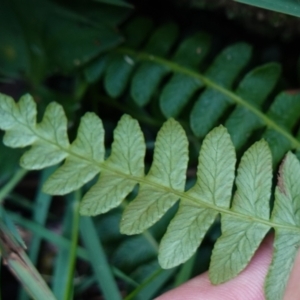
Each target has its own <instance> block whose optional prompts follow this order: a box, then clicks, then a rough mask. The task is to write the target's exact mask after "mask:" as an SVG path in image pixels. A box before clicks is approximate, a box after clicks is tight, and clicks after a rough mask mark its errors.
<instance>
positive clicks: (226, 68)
mask: <svg viewBox="0 0 300 300" xmlns="http://www.w3.org/2000/svg"><path fill="white" fill-rule="evenodd" d="M250 57H251V47H250V46H249V45H247V44H244V43H238V44H235V45H232V46H229V47H227V48H226V49H224V50H223V51H222V52H221V53H220V54H219V55H218V56H217V57H216V58H215V60H214V62H213V63H212V65H211V66H210V67H209V69H208V70H207V72H206V73H205V76H207V78H208V79H210V80H212V81H214V82H216V83H218V84H219V85H221V86H222V87H225V88H228V89H230V88H231V86H232V84H233V82H234V80H235V79H236V77H237V76H238V75H239V73H240V72H241V70H243V68H244V67H245V66H246V65H247V63H248V61H249V60H250ZM230 103H231V100H230V99H229V98H228V97H226V96H225V95H224V94H222V93H220V92H219V91H217V90H215V89H212V88H208V89H206V90H205V91H204V92H203V93H202V94H201V95H200V96H199V98H198V99H197V101H196V102H195V104H194V107H193V109H192V112H191V115H190V125H191V128H192V130H193V132H194V134H195V135H196V136H198V137H204V135H205V134H207V133H208V131H209V130H211V129H212V127H213V126H214V125H215V123H216V122H217V120H218V119H219V118H220V117H221V115H222V114H223V112H224V111H225V109H226V108H227V107H228V106H229V105H230Z"/></svg>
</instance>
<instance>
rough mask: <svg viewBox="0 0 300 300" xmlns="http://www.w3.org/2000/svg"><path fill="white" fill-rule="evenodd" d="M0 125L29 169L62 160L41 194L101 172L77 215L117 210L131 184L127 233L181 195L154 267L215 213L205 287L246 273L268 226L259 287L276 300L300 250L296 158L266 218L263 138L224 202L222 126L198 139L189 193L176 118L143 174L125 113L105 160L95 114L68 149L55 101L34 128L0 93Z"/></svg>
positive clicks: (267, 170)
mask: <svg viewBox="0 0 300 300" xmlns="http://www.w3.org/2000/svg"><path fill="white" fill-rule="evenodd" d="M286 97H288V98H286ZM282 99H290V101H291V102H292V103H293V101H294V100H295V99H294V98H293V97H292V98H289V96H287V95H282V96H280V98H279V100H277V101H278V102H275V103H277V104H276V105H275V104H274V105H275V108H276V109H274V108H273V110H272V108H271V109H270V112H272V111H274V113H275V112H279V111H280V109H281V107H282V106H281V105H282V104H281V103H282V101H283V100H282ZM296 104H297V103H296ZM297 105H298V104H297ZM295 115H296V113H295ZM293 124H294V120H290V119H287V120H284V119H282V126H286V127H287V128H289V126H293ZM0 128H1V129H2V130H5V131H6V133H5V136H4V142H5V143H6V145H8V146H10V147H26V146H31V148H30V149H29V150H27V151H26V152H25V154H24V155H23V157H22V158H21V163H22V165H23V166H24V167H26V168H28V169H40V168H44V167H47V166H50V165H53V164H57V163H60V162H61V161H63V160H64V159H65V162H64V164H63V165H62V166H60V167H59V168H58V169H57V171H56V172H55V173H54V174H53V175H52V176H51V177H50V178H49V179H48V181H47V182H46V184H45V186H44V189H45V190H46V191H48V192H49V193H54V194H64V193H68V192H70V191H72V190H74V189H77V188H79V187H81V186H82V185H84V184H85V183H86V182H88V181H89V180H91V179H92V178H93V177H94V176H96V175H97V174H99V173H101V174H100V176H99V179H98V181H97V183H96V184H95V185H94V186H93V187H92V188H91V189H90V190H89V191H88V192H87V193H86V195H85V196H84V199H83V201H82V203H81V213H82V214H85V215H96V214H99V213H104V212H106V211H108V210H110V209H112V208H114V207H116V206H117V205H119V204H120V203H121V201H122V200H123V199H124V198H125V197H126V196H127V195H128V194H129V193H130V192H131V191H132V190H133V189H134V187H135V186H136V185H137V184H138V185H139V189H138V193H137V196H136V198H135V199H134V200H133V201H132V202H130V204H129V205H128V206H127V208H126V209H125V211H124V214H123V217H122V221H121V231H122V232H124V233H126V234H135V233H139V232H142V231H143V230H145V229H146V228H148V227H150V226H151V225H153V224H154V223H155V222H157V221H158V220H159V219H160V218H161V217H162V216H163V215H164V214H165V212H166V211H167V210H168V209H169V208H170V207H171V206H172V205H173V204H174V203H175V202H176V201H178V200H179V199H180V205H179V210H178V212H177V214H176V215H175V217H174V219H173V220H172V221H171V223H170V225H169V227H168V229H167V232H166V234H165V236H164V237H163V239H162V241H161V245H160V250H159V261H160V263H161V265H162V266H163V267H165V268H171V267H173V266H176V265H178V264H180V263H182V262H184V261H186V260H187V259H188V258H189V257H190V256H191V255H192V254H193V253H194V252H195V251H196V249H197V247H198V246H199V244H200V243H201V240H202V238H203V236H204V235H205V233H206V232H207V230H208V229H209V227H210V226H211V224H212V223H213V222H214V220H215V218H216V217H217V216H218V215H220V216H221V226H222V235H221V237H220V238H219V239H218V241H217V243H216V245H215V249H214V250H213V255H212V261H211V266H210V270H209V276H210V278H211V281H212V282H213V283H221V282H224V281H227V280H229V279H231V278H233V277H234V276H236V275H238V274H239V272H241V271H242V270H243V269H244V268H245V266H246V265H247V264H248V262H249V261H250V259H251V257H252V256H253V254H254V252H255V251H256V249H257V248H258V246H259V244H260V243H261V241H262V239H263V238H264V236H265V235H266V233H267V232H268V231H269V230H270V228H274V229H275V242H274V255H273V260H272V264H271V266H270V269H269V273H268V276H267V279H266V284H265V289H266V297H267V299H268V300H274V299H275V300H277V299H278V300H279V299H282V297H283V294H284V291H285V287H286V284H287V279H288V274H289V272H290V271H291V268H292V265H293V262H294V259H295V256H296V254H297V251H298V249H299V247H300V238H299V231H300V215H299V212H300V207H299V205H300V187H299V184H298V182H297V181H298V178H299V177H300V162H299V161H298V160H297V158H296V156H295V155H294V154H292V153H288V154H287V156H286V158H285V159H284V161H283V163H282V165H281V167H280V172H279V173H280V176H279V179H278V186H277V188H276V192H275V205H274V210H273V212H272V216H271V218H270V217H269V212H270V208H269V201H270V196H271V192H270V190H271V182H272V157H271V152H270V149H269V147H268V144H267V143H266V142H265V141H263V140H262V141H260V142H257V143H256V144H254V145H253V146H252V147H251V148H249V149H248V150H247V151H246V152H245V154H244V155H243V157H242V159H241V163H240V165H239V167H238V172H237V177H236V187H237V190H236V193H235V195H234V197H233V201H232V205H231V203H230V202H231V198H232V197H231V196H232V187H233V181H234V174H235V161H236V158H235V150H234V146H233V144H232V141H231V139H230V136H229V134H228V132H227V130H226V129H225V128H224V127H222V126H220V127H218V128H215V129H214V130H212V131H211V132H210V133H209V134H208V135H207V136H206V138H205V139H204V141H203V144H202V147H201V151H200V154H199V164H198V170H197V181H196V184H195V186H194V187H192V188H191V189H189V190H187V191H185V190H184V187H185V181H186V171H187V163H188V141H187V136H186V134H185V132H184V130H183V128H182V127H181V125H180V124H179V123H178V122H176V121H175V120H174V119H169V120H168V121H167V122H166V123H165V124H164V125H163V127H162V128H161V130H160V131H159V133H158V136H157V140H156V143H155V151H154V158H153V163H152V166H151V168H150V171H149V173H148V174H147V175H145V174H144V155H145V141H144V137H143V134H142V131H141V129H140V127H139V124H138V122H137V121H136V120H134V119H132V118H131V117H130V116H128V115H124V116H123V117H122V118H121V120H120V121H119V123H118V126H117V128H116V129H115V131H114V142H113V144H112V151H111V155H110V156H109V157H108V158H107V159H106V160H105V158H104V152H105V150H104V142H103V140H104V130H103V126H102V122H101V120H100V119H99V118H98V117H97V116H96V115H95V114H93V113H87V114H85V115H84V116H83V117H82V119H81V123H80V126H79V129H78V134H77V137H76V139H75V140H74V142H73V143H71V144H70V143H69V140H68V135H67V120H66V117H65V114H64V111H63V109H62V107H61V106H60V105H59V104H57V103H51V104H50V105H49V106H48V107H47V109H46V111H45V114H44V117H43V119H42V121H41V123H38V124H37V123H36V105H35V103H34V100H33V99H32V98H31V97H30V96H29V95H27V96H24V97H22V98H21V99H20V101H19V102H18V103H15V102H14V100H13V99H12V98H10V97H7V96H5V95H0ZM22 134H24V135H26V136H28V140H27V141H26V140H25V139H22V138H21V141H19V140H17V139H16V137H18V136H22ZM48 149H50V150H48ZM44 151H46V152H45V153H47V155H48V156H49V157H48V156H45V154H44ZM47 151H48V152H47ZM50 153H51V155H50Z"/></svg>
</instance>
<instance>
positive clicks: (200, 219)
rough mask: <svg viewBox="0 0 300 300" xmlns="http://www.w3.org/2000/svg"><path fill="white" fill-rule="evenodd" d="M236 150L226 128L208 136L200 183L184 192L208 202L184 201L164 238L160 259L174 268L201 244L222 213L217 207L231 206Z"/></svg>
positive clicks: (200, 162) (205, 143)
mask: <svg viewBox="0 0 300 300" xmlns="http://www.w3.org/2000/svg"><path fill="white" fill-rule="evenodd" d="M234 166H235V152H234V147H233V145H232V142H231V140H230V137H229V135H228V133H227V131H226V129H225V128H223V127H219V128H216V129H214V130H213V131H211V133H209V134H208V135H207V137H206V138H205V140H204V142H203V146H202V148H201V152H200V156H199V165H198V172H197V183H196V185H195V186H194V187H193V188H192V189H191V190H190V191H188V192H187V194H186V195H185V196H184V197H186V199H184V200H189V198H192V199H201V200H202V201H203V202H205V203H208V204H209V205H208V206H207V207H205V206H204V207H201V206H202V203H201V204H200V207H199V206H196V205H193V203H189V201H182V202H181V205H180V208H179V211H178V213H177V215H176V216H175V217H174V219H173V220H172V221H171V223H170V225H169V227H168V230H167V233H166V234H165V236H164V238H163V239H162V242H161V245H160V250H159V262H160V264H161V266H162V267H163V268H172V267H174V266H176V265H178V264H180V263H182V262H184V261H186V260H187V259H189V258H190V257H191V256H192V255H193V254H194V252H195V251H196V249H197V247H198V246H199V245H200V243H201V241H202V239H203V237H204V235H205V233H206V231H207V230H208V228H209V227H210V225H211V224H212V223H213V221H214V219H215V218H216V216H217V214H218V210H216V209H214V208H216V207H226V208H227V207H229V204H230V197H231V189H232V184H233V179H234Z"/></svg>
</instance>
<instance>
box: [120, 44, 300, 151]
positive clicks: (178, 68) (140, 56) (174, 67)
mask: <svg viewBox="0 0 300 300" xmlns="http://www.w3.org/2000/svg"><path fill="white" fill-rule="evenodd" d="M116 51H117V52H119V53H122V54H126V55H131V56H134V57H135V58H136V59H137V60H147V61H152V62H155V63H158V64H161V65H164V66H166V67H167V68H169V69H170V70H171V71H173V72H176V73H182V74H185V75H188V76H190V77H193V78H195V79H197V80H200V81H201V82H203V83H204V84H205V85H206V86H208V87H210V88H213V89H215V90H217V91H219V92H220V93H222V94H223V95H226V96H227V97H229V98H230V99H232V100H233V101H234V102H235V103H236V104H239V105H241V106H243V107H245V108H246V109H248V110H249V111H251V112H252V113H253V114H255V115H256V116H257V117H258V118H259V119H260V120H261V121H262V122H263V123H264V124H265V125H266V127H269V128H272V129H274V130H275V131H277V132H278V133H280V134H281V135H283V136H284V137H285V138H287V139H288V140H289V141H290V143H291V144H292V147H293V148H296V149H299V148H300V141H299V140H297V139H296V138H295V137H293V135H291V134H290V133H289V132H288V131H286V130H285V129H284V128H283V127H281V126H279V125H278V124H276V122H275V121H273V120H272V119H271V118H269V117H268V116H267V115H266V114H264V113H263V112H261V111H260V110H259V109H257V108H256V107H255V106H253V105H252V104H251V103H249V102H248V101H246V100H245V99H243V98H242V97H240V96H238V95H236V94H235V93H234V92H232V91H230V90H227V89H226V88H224V87H222V86H221V85H219V84H217V83H216V82H214V81H212V80H211V79H209V78H208V77H206V76H205V75H204V74H202V73H198V72H195V71H193V70H192V69H189V68H187V67H184V66H182V65H179V64H177V63H176V62H173V61H169V60H167V59H164V58H162V57H158V56H155V55H151V54H148V53H146V52H137V51H134V50H132V49H129V48H119V49H117V50H116Z"/></svg>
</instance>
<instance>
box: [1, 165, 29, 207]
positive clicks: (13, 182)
mask: <svg viewBox="0 0 300 300" xmlns="http://www.w3.org/2000/svg"><path fill="white" fill-rule="evenodd" d="M26 173H27V170H25V169H19V170H18V171H17V172H16V173H15V174H14V176H13V177H12V178H11V179H10V180H9V181H8V182H7V183H6V184H5V185H4V186H3V187H2V188H1V189H0V204H1V203H2V202H3V201H4V199H5V197H6V196H7V195H8V194H9V193H10V192H11V191H12V190H13V189H14V188H15V186H16V185H17V184H18V183H19V182H20V181H21V179H22V178H23V177H24V176H25V175H26Z"/></svg>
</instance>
